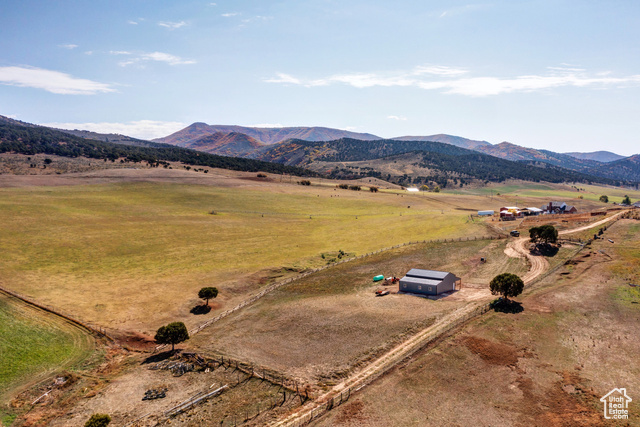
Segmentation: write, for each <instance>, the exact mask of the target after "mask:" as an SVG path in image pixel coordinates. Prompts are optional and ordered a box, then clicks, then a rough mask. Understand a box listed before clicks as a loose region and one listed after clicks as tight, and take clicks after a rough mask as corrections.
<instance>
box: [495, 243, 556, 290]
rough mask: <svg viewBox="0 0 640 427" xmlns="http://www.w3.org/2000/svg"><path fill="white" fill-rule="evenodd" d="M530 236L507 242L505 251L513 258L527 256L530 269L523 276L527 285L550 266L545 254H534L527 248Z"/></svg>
mask: <svg viewBox="0 0 640 427" xmlns="http://www.w3.org/2000/svg"><path fill="white" fill-rule="evenodd" d="M528 242H529V238H528V237H521V238H519V239H514V240H512V241H510V242H509V243H507V248H506V249H505V250H504V253H505V254H506V255H507V256H510V257H512V258H526V259H527V261H528V262H529V271H527V274H525V275H524V276H523V277H522V281H523V282H524V284H525V285H528V284H530V283H531V282H533V281H534V280H535V279H536V278H537V277H538V276H540V275H541V274H542V273H544V272H545V271H546V270H547V268H548V267H549V262H548V261H547V260H546V258H545V257H543V256H539V255H538V256H536V255H532V254H531V252H529V249H527V247H526V246H527V243H528Z"/></svg>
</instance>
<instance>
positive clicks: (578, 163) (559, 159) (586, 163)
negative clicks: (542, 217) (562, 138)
mask: <svg viewBox="0 0 640 427" xmlns="http://www.w3.org/2000/svg"><path fill="white" fill-rule="evenodd" d="M476 150H477V151H480V152H482V153H485V154H489V155H491V156H494V157H499V158H501V159H506V160H513V161H530V162H542V163H548V164H551V165H554V166H559V167H562V168H566V169H571V170H575V171H579V172H585V173H590V171H591V170H592V169H593V168H597V167H598V166H599V165H600V163H599V162H596V161H594V160H581V159H577V158H575V157H571V156H569V155H566V154H560V153H555V152H553V151H548V150H536V149H535V148H527V147H521V146H519V145H516V144H512V143H510V142H501V143H500V144H496V145H485V146H479V147H477V148H476Z"/></svg>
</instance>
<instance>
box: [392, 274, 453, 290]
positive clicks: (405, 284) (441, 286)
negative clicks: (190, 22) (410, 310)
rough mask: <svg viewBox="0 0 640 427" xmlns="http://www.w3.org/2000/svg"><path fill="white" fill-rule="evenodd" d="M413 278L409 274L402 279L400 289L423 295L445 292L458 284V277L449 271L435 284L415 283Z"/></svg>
mask: <svg viewBox="0 0 640 427" xmlns="http://www.w3.org/2000/svg"><path fill="white" fill-rule="evenodd" d="M411 279H412V278H411V277H407V276H405V277H403V278H402V279H400V286H399V290H400V291H401V292H409V293H412V294H422V295H438V294H441V293H443V292H449V291H453V290H454V289H455V286H456V279H457V277H456V276H454V275H453V274H451V273H449V274H447V275H446V276H445V278H444V279H442V280H441V281H439V282H437V283H434V284H424V283H415V282H413V281H412V280H411Z"/></svg>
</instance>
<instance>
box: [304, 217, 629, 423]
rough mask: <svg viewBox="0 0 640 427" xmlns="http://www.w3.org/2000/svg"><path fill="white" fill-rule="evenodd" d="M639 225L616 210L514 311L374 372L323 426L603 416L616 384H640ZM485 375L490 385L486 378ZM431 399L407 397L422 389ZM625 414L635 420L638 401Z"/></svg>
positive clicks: (570, 419) (419, 393)
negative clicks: (615, 217)
mask: <svg viewBox="0 0 640 427" xmlns="http://www.w3.org/2000/svg"><path fill="white" fill-rule="evenodd" d="M639 231H640V225H639V224H638V222H637V221H635V220H620V221H618V222H617V223H615V224H614V225H612V226H611V227H610V228H609V229H608V230H607V231H606V232H605V236H606V237H607V238H611V239H612V240H614V241H615V242H616V243H615V244H611V243H610V242H608V241H607V240H606V239H605V240H598V241H595V242H593V243H592V245H591V247H587V248H585V249H584V250H583V251H581V252H580V253H579V254H578V255H577V256H576V257H575V258H574V259H573V260H572V261H571V262H569V263H567V264H566V265H564V266H563V267H561V268H560V269H559V270H557V271H556V272H555V273H553V274H551V275H549V276H547V277H546V278H544V279H543V280H542V281H541V282H540V283H538V284H537V285H536V287H535V289H534V290H533V291H532V292H529V293H525V295H523V296H522V297H519V298H516V299H517V300H518V301H521V302H522V306H523V308H524V311H523V312H522V313H519V314H517V315H514V314H509V313H497V312H489V313H487V314H485V315H483V316H482V317H480V318H477V319H475V320H473V321H471V322H469V323H468V324H467V325H465V326H464V327H462V328H461V329H459V330H458V331H456V332H455V333H454V334H452V335H451V336H449V337H447V338H446V339H445V340H443V341H442V342H441V343H439V344H437V345H436V346H433V347H430V348H427V349H425V350H423V351H421V352H420V353H418V354H416V355H414V356H413V357H411V358H410V359H408V360H407V361H406V362H405V363H403V364H401V365H399V366H398V367H396V368H395V369H393V370H392V371H390V372H389V373H388V374H387V375H386V376H384V377H381V378H379V379H378V380H376V381H375V382H374V383H372V384H371V385H370V386H369V387H367V388H366V389H364V391H363V392H362V393H361V394H360V395H359V396H357V397H355V398H352V399H351V400H350V401H349V402H348V403H346V404H344V405H342V406H340V407H339V408H337V409H335V410H333V411H331V412H330V413H329V414H328V415H327V416H326V417H324V418H322V419H320V420H319V421H318V422H317V423H316V425H319V426H330V425H332V426H343V425H344V426H348V425H359V426H386V425H424V424H425V423H426V424H429V425H443V424H448V423H450V422H454V423H457V424H459V425H477V426H490V425H505V424H507V425H518V426H519V425H522V426H524V425H540V426H542V425H544V426H570V425H583V426H600V425H603V421H604V419H603V416H602V410H603V409H602V402H600V400H599V399H600V397H602V396H604V395H605V394H606V393H608V392H609V391H610V390H611V389H613V388H614V387H626V388H627V390H629V392H631V390H639V389H640V368H639V367H638V365H637V363H635V360H636V359H637V354H638V353H639V352H640V343H638V340H637V339H635V337H636V334H635V331H637V330H638V328H639V327H640V320H639V318H638V303H640V293H639V292H637V290H636V289H637V288H632V287H630V286H628V283H630V280H636V281H637V279H638V275H637V272H636V271H635V270H636V269H633V268H630V267H629V266H630V265H635V266H637V265H638V263H640V238H639V236H640V234H638V232H639ZM487 384H491V387H487ZM425 395H428V396H431V397H432V400H431V403H430V404H429V405H407V402H411V401H417V400H419V399H421V398H422V397H423V396H425ZM630 413H631V416H630V418H629V420H624V421H622V422H619V423H616V421H611V422H610V425H631V426H637V425H640V418H639V416H640V404H638V402H637V401H636V400H635V399H634V401H633V402H632V403H631V404H630Z"/></svg>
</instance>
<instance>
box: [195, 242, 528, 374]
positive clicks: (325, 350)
mask: <svg viewBox="0 0 640 427" xmlns="http://www.w3.org/2000/svg"><path fill="white" fill-rule="evenodd" d="M505 245H506V240H494V241H491V240H482V241H480V240H479V241H471V242H450V243H432V244H417V245H411V246H406V247H403V248H399V249H394V250H390V251H387V252H383V253H380V254H376V255H372V256H370V257H367V258H364V259H361V260H357V261H353V262H349V263H345V264H341V265H338V266H334V267H331V268H329V269H327V270H324V271H322V272H320V273H317V274H313V275H311V276H309V277H307V278H304V279H301V280H299V281H296V282H294V283H292V284H290V285H287V286H284V287H282V288H280V289H279V290H277V291H275V292H273V293H271V294H269V295H267V296H266V297H264V298H262V299H261V300H260V301H258V302H257V303H255V304H253V305H251V306H249V307H247V308H245V309H243V310H241V311H240V312H238V313H236V314H234V315H232V316H229V317H227V318H226V319H223V320H222V321H220V322H217V323H215V324H213V325H212V326H210V327H208V328H206V329H204V330H203V331H202V332H200V333H199V334H198V335H197V336H195V337H194V338H192V339H191V341H190V342H189V346H192V347H194V348H197V349H198V350H199V351H203V352H207V351H210V352H214V353H221V354H224V355H227V356H231V357H234V358H239V359H241V360H250V361H252V362H253V363H256V364H258V365H262V366H267V367H268V368H271V369H276V370H278V371H280V372H284V373H286V374H288V375H290V376H292V377H295V378H298V379H300V380H302V381H304V382H306V383H311V384H317V383H320V384H321V385H322V384H324V385H330V384H332V383H333V382H334V381H335V380H336V379H338V378H341V377H344V376H345V375H346V374H348V373H349V372H350V371H351V370H352V369H353V368H354V367H356V366H358V365H361V364H363V363H365V362H366V361H368V360H371V359H372V358H373V357H374V356H376V355H379V354H380V353H381V352H382V351H384V350H386V349H388V348H389V347H390V346H391V345H392V344H394V343H397V342H398V341H399V340H401V339H402V338H403V337H407V336H409V335H410V334H412V333H415V332H416V331H418V330H421V329H424V328H425V327H426V326H428V325H429V324H431V323H433V321H434V320H435V319H437V318H438V317H439V316H441V315H442V314H445V313H448V312H451V311H452V310H454V309H456V308H458V307H460V306H462V305H464V304H466V302H468V301H469V300H474V299H477V298H482V297H484V298H487V297H490V293H489V291H488V284H489V281H490V280H491V278H493V277H494V276H495V275H496V274H498V273H500V272H512V273H516V274H522V273H523V272H524V271H525V270H526V268H527V267H526V263H525V261H524V260H523V259H519V258H507V257H505V256H504V254H503V251H504V249H505ZM481 257H484V258H486V260H487V262H486V263H482V262H480V258H481ZM413 267H417V268H428V269H436V270H446V271H453V272H455V273H456V274H457V275H459V277H462V279H463V287H462V290H461V291H459V292H456V293H455V294H454V295H452V296H450V297H446V298H442V299H438V300H431V299H427V298H420V297H415V296H410V295H404V294H395V292H397V285H396V286H395V291H392V294H391V295H388V296H385V297H382V298H380V297H376V296H375V294H374V291H375V290H376V289H381V288H382V287H381V286H380V285H379V284H375V283H373V282H372V278H373V276H374V275H377V274H384V275H385V276H393V275H395V276H398V277H402V276H403V275H404V274H405V273H406V272H407V271H408V270H409V269H410V268H413ZM391 289H393V288H391Z"/></svg>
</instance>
